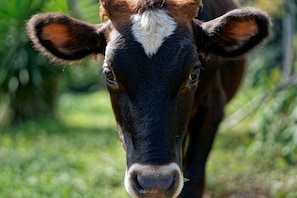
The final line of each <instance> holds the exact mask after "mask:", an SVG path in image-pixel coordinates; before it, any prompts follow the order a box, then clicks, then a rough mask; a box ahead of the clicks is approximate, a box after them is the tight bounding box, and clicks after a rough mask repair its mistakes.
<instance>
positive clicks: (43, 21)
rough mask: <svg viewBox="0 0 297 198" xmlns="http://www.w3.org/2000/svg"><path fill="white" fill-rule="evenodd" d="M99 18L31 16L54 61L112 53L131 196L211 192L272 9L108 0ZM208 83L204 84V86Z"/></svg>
mask: <svg viewBox="0 0 297 198" xmlns="http://www.w3.org/2000/svg"><path fill="white" fill-rule="evenodd" d="M100 5H101V12H100V13H101V17H102V18H103V19H104V20H103V22H102V23H100V24H96V25H93V24H89V23H87V22H83V21H80V20H77V19H73V18H71V17H69V16H65V15H63V14H60V13H44V14H36V15H34V16H32V18H31V19H30V20H29V21H28V22H27V32H28V34H29V37H30V39H31V40H32V42H33V44H34V46H35V48H36V49H37V50H39V51H40V52H41V53H42V54H44V55H46V56H48V57H50V58H51V59H52V60H53V61H54V62H58V63H71V62H75V61H80V60H81V59H84V58H85V57H88V56H91V55H93V56H95V57H97V56H98V55H103V56H104V61H103V65H102V72H103V73H104V74H105V76H106V86H107V89H108V91H109V93H110V100H111V105H112V108H113V112H114V116H115V119H116V123H117V128H118V134H119V138H120V140H121V143H122V145H123V147H124V149H125V151H126V172H125V179H124V184H125V188H126V190H127V192H128V193H129V194H130V195H131V197H137V198H169V197H186V198H192V197H202V195H203V190H204V188H205V166H206V161H207V158H208V155H209V152H210V150H211V147H212V144H213V141H214V137H215V135H216V132H217V130H218V127H219V124H220V123H221V121H222V119H223V115H224V107H225V105H226V104H227V103H228V102H229V101H230V100H231V99H232V97H233V96H234V94H235V93H236V91H237V89H238V87H239V85H240V82H241V79H242V77H243V73H244V65H245V60H246V58H245V57H246V54H247V52H249V51H250V50H252V49H253V48H255V47H256V46H258V45H259V44H262V43H263V40H265V39H266V38H267V37H268V36H269V33H270V24H271V22H270V21H271V20H270V17H269V16H268V15H267V14H266V13H265V12H263V11H261V10H259V9H256V8H252V7H245V8H237V4H236V3H234V2H233V1H232V0H221V1H216V0H205V2H204V6H203V4H202V2H201V0H100ZM198 84H199V86H198Z"/></svg>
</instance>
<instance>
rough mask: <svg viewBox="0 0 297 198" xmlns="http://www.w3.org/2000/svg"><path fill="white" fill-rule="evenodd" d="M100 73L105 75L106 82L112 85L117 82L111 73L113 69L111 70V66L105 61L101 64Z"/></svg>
mask: <svg viewBox="0 0 297 198" xmlns="http://www.w3.org/2000/svg"><path fill="white" fill-rule="evenodd" d="M102 73H104V74H105V76H106V82H107V83H108V84H112V85H117V82H116V80H115V76H114V74H113V71H112V70H111V68H110V67H109V65H108V64H107V63H104V64H103V66H102Z"/></svg>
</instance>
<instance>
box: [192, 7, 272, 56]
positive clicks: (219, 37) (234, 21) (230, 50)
mask: <svg viewBox="0 0 297 198" xmlns="http://www.w3.org/2000/svg"><path fill="white" fill-rule="evenodd" d="M270 26H271V19H270V17H269V16H268V15H267V14H266V13H265V12H263V11H261V10H259V9H256V8H242V9H235V10H233V11H230V12H228V13H226V14H225V15H223V16H221V17H218V18H216V19H214V20H211V21H208V22H204V23H203V22H199V21H194V34H195V37H196V41H197V47H198V50H202V51H205V52H207V53H209V52H210V53H214V54H217V55H219V56H224V57H236V56H240V55H243V54H245V53H247V52H248V51H249V50H251V49H253V48H254V47H255V46H257V45H258V44H259V43H261V42H262V41H263V40H264V39H265V38H266V37H268V36H269V33H270Z"/></svg>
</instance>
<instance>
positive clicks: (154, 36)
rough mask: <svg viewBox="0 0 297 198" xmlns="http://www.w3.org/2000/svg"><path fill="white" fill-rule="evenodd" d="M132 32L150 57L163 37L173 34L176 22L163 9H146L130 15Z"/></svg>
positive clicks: (155, 51) (160, 43)
mask: <svg viewBox="0 0 297 198" xmlns="http://www.w3.org/2000/svg"><path fill="white" fill-rule="evenodd" d="M131 21H132V34H133V36H134V38H135V39H136V41H138V42H139V43H141V45H142V47H143V49H144V51H145V53H146V54H147V55H148V56H149V57H151V56H152V55H154V54H155V53H157V51H158V49H159V48H160V46H161V45H162V43H163V41H164V39H165V38H166V37H168V36H170V35H171V34H173V32H174V30H175V29H176V22H175V21H174V19H173V18H172V17H170V16H169V15H168V14H167V12H166V11H165V10H161V9H159V10H147V11H145V12H144V13H142V14H134V15H132V16H131Z"/></svg>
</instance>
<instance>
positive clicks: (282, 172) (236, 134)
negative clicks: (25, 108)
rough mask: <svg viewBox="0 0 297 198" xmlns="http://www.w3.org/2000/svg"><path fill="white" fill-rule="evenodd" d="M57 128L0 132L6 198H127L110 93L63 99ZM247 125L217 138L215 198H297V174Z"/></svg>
mask: <svg viewBox="0 0 297 198" xmlns="http://www.w3.org/2000/svg"><path fill="white" fill-rule="evenodd" d="M59 101H60V102H59V110H58V112H57V113H58V117H59V121H53V120H40V121H36V122H27V123H24V124H22V125H19V126H14V127H10V128H1V129H0V197H5V198H19V197H20V198H35V197H36V198H39V197H41V198H44V197H45V198H48V197H49V198H52V197H54V198H55V197H62V198H68V197H71V198H72V197H73V198H76V197H84V198H85V197H86V198H93V197H94V198H105V197H109V198H113V197H114V198H127V197H129V196H128V195H127V193H126V191H125V189H124V184H123V178H124V172H125V153H124V150H123V148H122V146H121V144H120V141H119V139H118V135H117V132H116V124H115V121H114V117H113V114H112V110H111V107H110V103H109V98H108V94H107V93H106V92H104V91H100V92H96V93H93V94H88V95H71V94H63V95H62V96H61V98H60V100H59ZM247 124H248V123H242V124H240V125H237V126H236V127H234V128H232V129H230V130H226V131H222V132H221V133H219V134H218V136H217V139H216V143H215V146H214V149H213V151H212V153H211V156H210V160H209V164H208V176H207V178H208V189H209V191H211V193H212V194H213V195H214V197H231V195H232V196H233V197H235V198H236V197H257V196H258V197H260V195H263V197H276V198H296V197H297V189H296V186H297V169H296V166H295V167H294V166H287V164H286V163H285V162H284V161H283V160H282V158H280V157H278V156H279V155H278V149H277V148H274V147H273V146H267V148H265V149H264V150H260V151H259V149H254V148H255V147H256V146H257V145H255V144H254V143H253V141H252V139H251V137H250V136H249V134H248V133H247V132H246V131H245V127H246V125H247Z"/></svg>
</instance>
